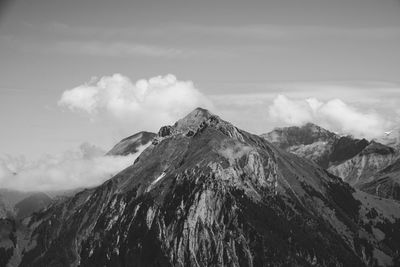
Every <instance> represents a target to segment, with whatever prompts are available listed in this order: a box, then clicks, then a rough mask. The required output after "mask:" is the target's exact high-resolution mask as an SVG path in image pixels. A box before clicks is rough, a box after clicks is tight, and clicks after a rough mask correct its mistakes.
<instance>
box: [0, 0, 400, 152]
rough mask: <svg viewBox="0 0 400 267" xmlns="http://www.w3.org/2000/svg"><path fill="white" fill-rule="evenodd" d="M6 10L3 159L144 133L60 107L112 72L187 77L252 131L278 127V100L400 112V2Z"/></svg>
mask: <svg viewBox="0 0 400 267" xmlns="http://www.w3.org/2000/svg"><path fill="white" fill-rule="evenodd" d="M0 7H1V9H2V10H1V12H0V16H1V17H0V69H1V72H0V122H1V127H2V128H1V131H0V154H2V153H5V154H25V155H28V156H33V157H35V156H38V155H40V154H42V153H58V152H60V151H63V150H66V149H71V148H73V147H77V146H78V145H79V144H80V143H82V142H84V141H90V142H92V143H95V144H98V145H101V146H102V147H104V148H109V146H111V145H112V144H113V143H114V142H116V141H117V140H118V139H120V138H121V137H123V136H124V135H126V134H129V133H133V132H135V131H138V130H141V129H137V127H136V126H135V125H124V126H123V127H121V125H116V123H115V122H113V121H112V120H95V121H93V120H89V119H88V117H87V116H85V115H82V114H81V115H79V114H76V113H71V112H68V111H65V110H63V109H60V107H58V106H57V101H58V100H59V99H60V96H61V94H62V93H63V91H65V90H68V89H71V88H73V87H76V86H78V85H81V84H83V83H85V82H87V81H89V80H90V78H91V77H92V76H98V77H101V76H104V75H112V74H113V73H121V74H123V75H126V76H128V77H129V78H130V79H131V80H132V81H136V80H137V79H140V78H146V79H147V78H150V77H153V76H157V75H165V74H167V73H173V74H175V75H176V76H177V77H178V79H179V80H192V81H193V82H194V83H195V85H196V88H198V89H199V90H200V91H201V92H203V93H204V94H205V95H207V96H208V97H210V98H211V99H213V100H214V102H215V103H216V104H215V105H216V109H217V110H219V111H221V113H222V114H221V115H224V116H226V117H227V119H231V120H232V121H233V122H235V123H237V124H238V125H239V126H241V127H245V128H246V129H247V130H250V131H255V132H263V131H267V130H269V129H270V128H271V127H273V126H275V124H276V125H278V124H279V123H277V122H275V124H272V123H271V122H270V121H269V120H267V119H265V118H264V115H265V116H267V112H268V105H270V104H271V102H272V99H273V98H274V97H275V96H276V95H277V94H279V93H282V92H284V93H285V94H286V95H288V96H289V97H297V98H309V97H318V98H319V99H321V100H324V101H327V100H329V99H331V98H340V99H342V100H343V101H346V103H350V104H354V105H355V106H356V107H360V108H364V109H365V110H369V109H374V110H378V111H379V112H381V113H382V114H383V115H382V116H386V117H390V116H391V112H393V114H394V112H396V111H395V110H392V108H394V107H396V106H398V101H399V95H400V94H399V91H398V89H399V84H400V75H399V74H400V71H399V70H400V51H399V47H400V16H399V14H400V1H395V0H335V1H328V0H296V1H294V0H293V1H289V0H277V1H232V0H229V1H228V0H222V1H154V0H151V1H105V0H77V1H65V0H35V1H29V0H25V1H22V0H16V1H8V3H7V4H3V5H1V6H0ZM243 95H244V96H246V97H243ZM260 95H261V96H260ZM228 96H229V97H230V98H229V99H231V100H230V101H231V102H229V103H226V101H225V103H224V100H225V99H228ZM245 99H247V102H246V101H245ZM260 99H261V100H260ZM255 100H257V105H256V106H255V108H253V109H251V108H248V106H246V105H250V106H253V107H254V105H252V103H253V102H254V101H255ZM252 101H253V102H252ZM260 101H261V102H260ZM263 101H264V102H263ZM241 106H242V107H241ZM243 106H245V107H243ZM232 107H236V108H237V109H240V108H241V109H242V112H241V114H242V116H241V117H240V116H237V110H236V111H235V110H232ZM255 111H257V112H258V113H257V115H255V114H254V112H255ZM258 121H261V122H262V123H259V122H258ZM153 130H156V129H153Z"/></svg>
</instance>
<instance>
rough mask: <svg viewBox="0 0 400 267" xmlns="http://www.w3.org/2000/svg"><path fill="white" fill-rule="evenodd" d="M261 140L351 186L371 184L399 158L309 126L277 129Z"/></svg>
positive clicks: (382, 147)
mask: <svg viewBox="0 0 400 267" xmlns="http://www.w3.org/2000/svg"><path fill="white" fill-rule="evenodd" d="M261 136H262V137H263V138H265V139H266V140H268V141H270V142H272V143H274V144H275V145H277V146H278V147H280V148H282V149H285V150H286V151H289V152H291V153H294V154H296V155H298V156H300V157H304V158H307V159H310V160H312V161H314V162H316V163H317V164H318V165H320V166H321V167H323V168H325V169H327V170H329V172H331V173H333V174H335V175H337V176H339V177H341V178H342V179H343V180H344V181H346V182H348V183H349V184H350V185H352V186H358V185H359V184H363V183H366V182H370V181H371V179H374V178H373V176H374V175H375V174H376V173H377V172H379V171H380V170H382V169H384V168H385V167H387V166H389V165H390V164H391V163H393V162H394V161H395V160H396V159H397V158H398V153H397V152H396V150H395V149H394V148H392V147H389V146H386V145H384V144H381V143H378V142H376V141H368V140H366V139H355V138H353V137H351V136H339V135H337V134H335V133H332V132H329V131H327V130H325V129H323V128H321V127H319V126H317V125H314V124H312V123H308V124H306V125H304V126H301V127H297V126H293V127H285V128H278V129H275V130H273V131H272V132H270V133H267V134H264V135H261Z"/></svg>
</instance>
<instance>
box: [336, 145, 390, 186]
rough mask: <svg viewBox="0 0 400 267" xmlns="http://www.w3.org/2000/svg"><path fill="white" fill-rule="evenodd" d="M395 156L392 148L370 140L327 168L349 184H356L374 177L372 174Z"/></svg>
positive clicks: (387, 164) (386, 164)
mask: <svg viewBox="0 0 400 267" xmlns="http://www.w3.org/2000/svg"><path fill="white" fill-rule="evenodd" d="M397 157H398V156H397V154H396V153H395V150H394V149H393V148H391V147H387V146H384V145H382V144H379V143H376V142H374V141H372V142H371V143H370V144H369V145H368V146H366V147H365V148H364V149H363V150H362V151H361V152H360V153H358V154H357V155H356V156H354V157H353V158H351V159H349V160H346V161H344V162H342V163H340V164H338V165H333V166H331V167H330V168H329V169H328V170H329V171H330V172H331V173H333V174H335V175H337V176H339V177H342V178H343V179H344V181H346V182H348V183H349V184H350V185H354V186H357V185H359V184H362V183H366V182H370V181H372V180H373V179H375V178H374V175H375V174H376V173H378V172H379V171H380V170H382V169H384V168H385V167H387V166H389V165H390V164H391V163H392V162H393V161H394V160H395V159H396V158H397Z"/></svg>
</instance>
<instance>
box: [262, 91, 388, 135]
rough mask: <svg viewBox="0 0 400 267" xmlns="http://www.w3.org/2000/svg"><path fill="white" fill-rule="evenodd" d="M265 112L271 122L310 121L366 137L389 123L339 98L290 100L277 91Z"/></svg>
mask: <svg viewBox="0 0 400 267" xmlns="http://www.w3.org/2000/svg"><path fill="white" fill-rule="evenodd" d="M269 115H270V117H271V118H272V119H273V120H274V121H275V122H278V121H279V122H284V123H285V124H288V125H301V124H304V123H306V122H313V123H316V124H319V125H321V126H323V127H325V128H327V129H329V130H332V131H337V132H340V133H344V134H351V135H354V136H357V137H366V138H375V137H378V136H381V135H382V134H383V132H384V131H385V130H387V129H388V128H389V127H391V126H392V123H391V122H390V121H388V120H387V119H385V118H383V117H382V116H380V115H379V114H378V113H376V112H374V111H366V112H363V111H360V110H358V109H357V108H355V107H353V106H350V105H348V104H346V103H345V102H343V101H342V100H340V99H332V100H329V101H327V102H322V101H319V100H318V99H316V98H308V99H304V100H293V99H290V98H288V97H286V96H284V95H278V96H277V97H276V98H275V99H274V100H273V104H272V105H271V106H270V107H269Z"/></svg>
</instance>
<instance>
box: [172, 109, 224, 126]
mask: <svg viewBox="0 0 400 267" xmlns="http://www.w3.org/2000/svg"><path fill="white" fill-rule="evenodd" d="M212 116H215V115H214V114H212V113H211V112H209V111H208V110H207V109H204V108H200V107H198V108H196V109H194V110H193V111H192V112H190V113H189V114H188V115H186V116H185V117H184V118H182V119H180V120H178V121H177V122H176V123H175V125H174V127H175V128H176V129H177V130H194V129H196V128H198V127H199V125H200V124H201V123H202V122H204V121H205V120H208V119H209V118H210V117H212ZM215 117H217V116H215Z"/></svg>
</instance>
